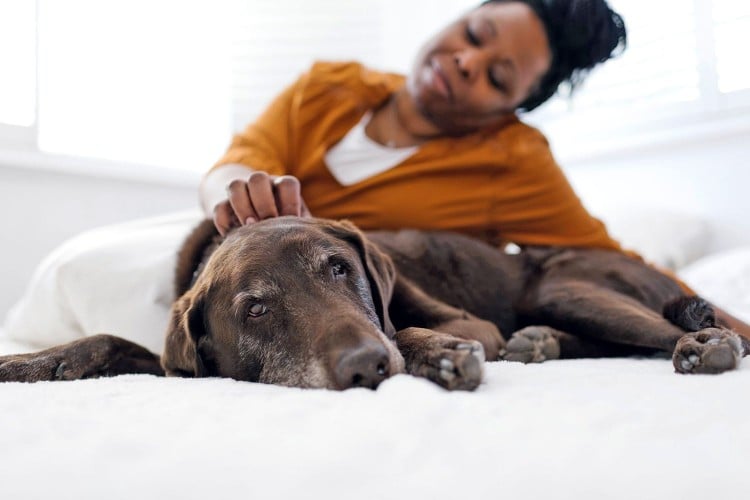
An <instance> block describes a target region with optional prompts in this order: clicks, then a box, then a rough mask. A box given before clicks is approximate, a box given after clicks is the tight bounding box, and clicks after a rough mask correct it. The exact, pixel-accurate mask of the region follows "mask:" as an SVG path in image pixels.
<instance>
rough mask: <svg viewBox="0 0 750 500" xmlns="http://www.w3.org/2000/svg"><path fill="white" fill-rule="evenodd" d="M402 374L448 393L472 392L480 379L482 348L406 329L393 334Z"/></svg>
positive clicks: (415, 329)
mask: <svg viewBox="0 0 750 500" xmlns="http://www.w3.org/2000/svg"><path fill="white" fill-rule="evenodd" d="M396 340H397V343H398V346H399V350H401V353H402V354H403V355H404V360H405V361H406V371H407V372H408V373H410V374H412V375H416V376H418V377H424V378H427V379H429V380H431V381H433V382H435V383H436V384H438V385H439V386H441V387H444V388H445V389H448V390H450V391H454V390H461V391H473V390H474V389H476V388H477V387H478V386H479V384H480V383H481V382H482V379H483V378H484V361H485V355H484V348H483V347H482V344H481V343H479V342H477V341H475V340H465V339H461V338H458V337H454V336H453V335H448V334H444V333H439V332H435V331H432V330H426V329H423V328H407V329H405V330H401V331H400V332H398V333H397V334H396Z"/></svg>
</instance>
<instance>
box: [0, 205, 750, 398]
mask: <svg viewBox="0 0 750 500" xmlns="http://www.w3.org/2000/svg"><path fill="white" fill-rule="evenodd" d="M175 289H176V292H177V297H178V298H177V300H176V301H175V303H174V305H173V307H172V312H171V318H170V323H169V327H168V329H167V334H166V343H165V349H164V354H163V356H162V358H161V365H162V367H163V369H164V371H165V373H166V374H167V375H176V376H194V377H203V376H224V377H232V378H235V379H238V380H249V381H260V382H265V383H275V384H282V385H292V386H299V387H326V388H332V389H345V388H348V387H353V386H363V387H376V386H377V385H378V384H379V383H380V382H381V381H382V380H384V379H385V378H387V377H388V376H390V375H393V374H394V373H399V372H401V371H407V372H408V373H411V374H414V375H417V376H422V377H426V378H428V379H430V380H432V381H434V382H436V383H438V384H440V385H442V386H443V387H446V388H448V389H473V388H475V387H476V386H477V385H478V384H479V383H480V382H481V378H482V364H483V363H482V361H483V360H484V358H485V357H486V358H488V359H490V360H495V359H508V360H514V361H524V362H539V361H544V360H545V359H555V358H558V357H562V358H572V357H584V356H586V357H589V356H620V355H629V354H635V353H639V354H641V353H650V352H665V353H670V354H671V355H672V356H673V363H674V366H675V369H676V370H677V371H678V372H682V373H718V372H721V371H725V370H727V369H732V368H734V367H736V366H737V363H738V361H739V358H740V356H741V355H743V354H745V353H746V351H747V347H748V346H747V344H744V345H743V344H742V342H741V339H740V338H739V337H738V336H737V335H736V334H734V333H733V332H731V331H729V330H726V329H723V328H721V327H717V325H715V318H714V316H713V311H712V308H711V307H710V305H709V304H708V303H707V302H705V301H704V300H702V299H700V298H698V297H687V296H685V295H684V294H683V292H682V291H681V289H680V287H679V286H678V285H677V283H675V282H674V281H673V280H671V279H670V278H668V277H666V276H664V275H662V274H660V273H658V272H656V271H655V270H653V269H652V268H650V267H648V266H646V265H644V264H643V263H641V262H639V261H637V260H634V259H631V258H629V257H627V256H625V255H622V254H619V253H616V252H609V251H603V250H591V249H570V248H527V249H524V251H522V252H521V253H520V254H518V255H506V254H505V253H503V252H500V251H498V250H497V249H495V248H493V247H490V246H488V245H485V244H484V243H481V242H479V241H477V240H473V239H470V238H467V237H464V236H460V235H456V234H450V233H437V232H420V231H401V232H396V233H392V232H373V233H368V234H367V235H364V234H363V233H361V232H360V231H359V230H357V229H356V228H355V227H354V226H352V225H351V224H349V223H346V222H332V221H326V220H320V219H309V218H308V219H300V218H295V217H280V218H275V219H269V220H266V221H263V222H260V223H257V224H253V225H251V226H245V227H242V228H239V229H237V230H235V231H233V232H232V233H230V235H229V236H228V237H227V238H226V239H225V240H221V239H220V238H219V237H218V235H217V233H216V231H215V230H214V228H213V225H212V224H211V222H210V221H206V222H204V223H203V224H201V225H200V226H199V227H197V228H196V230H195V231H194V232H193V233H192V234H191V235H190V236H189V237H188V238H187V240H186V241H185V244H184V245H183V247H182V249H181V251H180V253H179V257H178V263H177V269H176V275H175ZM695 330H697V332H696V333H688V332H691V331H695ZM501 332H502V333H501ZM94 339H96V338H91V339H83V340H81V341H77V343H74V344H75V346H74V347H71V344H68V345H66V346H60V347H58V348H54V349H52V350H48V351H43V352H42V353H34V354H25V355H17V356H13V357H4V358H0V380H28V381H34V380H54V379H59V378H84V377H85V376H100V375H113V374H118V373H130V372H146V373H157V372H158V371H159V370H156V369H154V359H156V358H155V356H153V355H151V357H150V358H148V359H149V363H150V364H144V361H143V359H144V356H143V352H141V351H138V350H134V347H133V346H134V344H131V343H129V342H127V341H122V340H121V339H117V340H118V341H121V342H122V343H121V344H120V343H117V342H114V343H113V341H112V339H116V338H115V337H103V338H99V339H98V340H94ZM102 339H104V340H102ZM113 346H114V347H113ZM135 347H137V346H135ZM113 349H114V351H117V355H115V353H114V352H113ZM81 352H84V353H86V352H87V355H86V356H81V355H80V353H81ZM72 353H75V355H73V354H72ZM115 357H117V358H118V359H122V358H123V357H124V358H126V359H130V358H132V359H133V362H131V363H129V364H128V363H125V364H123V363H122V362H119V364H118V368H117V369H115V370H113V369H111V365H112V363H109V362H108V359H109V358H112V359H114V358H115ZM146 357H148V356H146ZM136 361H137V362H136ZM76 363H77V364H82V365H85V366H78V367H76V369H75V370H72V371H70V370H69V372H70V374H72V376H66V377H60V376H57V375H56V374H58V373H59V372H60V370H61V368H59V367H60V366H63V365H64V366H67V367H70V366H72V364H76ZM65 371H66V370H65V369H62V372H65ZM75 374H80V377H76V375H75Z"/></svg>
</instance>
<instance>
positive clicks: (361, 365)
mask: <svg viewBox="0 0 750 500" xmlns="http://www.w3.org/2000/svg"><path fill="white" fill-rule="evenodd" d="M389 375H390V366H389V362H388V352H387V351H386V350H385V347H384V346H382V345H380V344H378V343H374V342H373V343H367V344H364V345H362V346H358V347H356V348H354V349H351V350H349V351H346V352H344V353H343V354H342V355H341V358H340V359H339V360H338V362H337V363H336V365H335V368H334V377H335V378H336V384H337V385H338V387H339V388H340V389H349V388H350V387H369V388H370V389H375V388H376V387H377V386H378V385H379V384H380V382H382V381H383V380H385V379H386V378H388V376H389Z"/></svg>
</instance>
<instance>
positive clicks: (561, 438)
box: [0, 359, 750, 500]
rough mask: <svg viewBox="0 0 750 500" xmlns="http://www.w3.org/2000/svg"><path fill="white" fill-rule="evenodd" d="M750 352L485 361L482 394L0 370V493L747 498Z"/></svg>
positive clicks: (410, 382) (407, 384) (397, 386)
mask: <svg viewBox="0 0 750 500" xmlns="http://www.w3.org/2000/svg"><path fill="white" fill-rule="evenodd" d="M748 361H750V360H747V359H746V360H745V361H744V362H743V364H742V367H741V370H739V371H737V372H732V373H727V374H724V375H722V376H678V375H676V374H674V373H673V372H672V368H671V363H670V362H669V361H667V360H661V359H658V360H657V359H610V360H574V361H552V362H547V363H544V364H541V365H522V364H516V363H507V362H499V363H492V364H488V365H487V380H486V382H485V383H484V384H483V385H482V386H480V388H479V389H478V390H477V392H475V393H448V392H445V391H443V390H441V389H439V388H438V387H436V386H434V385H432V384H430V383H429V382H426V381H424V380H419V379H416V378H413V377H409V376H406V375H399V376H397V377H394V378H392V379H390V380H387V381H386V382H385V383H383V385H382V386H381V387H380V388H379V389H378V390H377V391H375V392H372V391H368V390H364V389H357V390H350V391H346V392H343V393H337V392H331V391H325V390H300V389H289V388H283V387H274V386H266V385H261V384H252V383H243V382H235V381H232V380H220V379H202V380H201V379H198V380H188V379H163V378H157V377H152V376H146V375H131V376H124V377H118V378H116V379H100V380H89V381H79V382H65V383H38V384H4V385H0V449H1V450H2V452H0V491H1V492H2V493H1V494H0V495H1V496H2V498H5V499H26V498H28V499H32V498H33V499H40V498H54V499H55V500H63V499H81V498H91V499H102V498H108V499H109V498H114V499H120V498H122V499H133V498H139V499H152V498H153V499H160V500H163V499H164V498H181V499H188V498H189V499H192V498H195V499H199V498H200V499H209V498H210V499H218V498H248V499H261V498H262V499H271V498H289V499H298V498H313V499H317V498H321V499H322V498H326V499H329V498H342V499H344V498H345V499H353V498H362V499H373V500H384V499H401V498H404V499H406V498H430V499H442V498H446V499H447V498H465V499H470V498H510V499H514V500H518V499H541V498H555V499H577V500H580V499H595V500H600V499H627V500H634V499H680V500H685V499H706V498H714V499H719V498H744V496H745V495H746V494H747V491H748V487H750V474H748V471H747V468H748V464H750V426H748V425H747V419H748V415H750V402H748V398H747V388H748V387H749V386H750V363H749V362H748Z"/></svg>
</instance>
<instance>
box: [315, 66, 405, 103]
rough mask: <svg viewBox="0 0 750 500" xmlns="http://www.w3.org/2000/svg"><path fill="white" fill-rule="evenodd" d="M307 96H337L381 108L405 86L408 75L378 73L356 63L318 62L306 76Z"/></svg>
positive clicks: (338, 98)
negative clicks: (379, 105) (380, 106)
mask: <svg viewBox="0 0 750 500" xmlns="http://www.w3.org/2000/svg"><path fill="white" fill-rule="evenodd" d="M304 80H305V85H304V93H305V94H306V95H305V97H308V98H312V99H314V98H316V97H324V98H330V97H332V96H333V97H335V98H336V100H337V101H339V100H341V99H343V100H344V101H349V100H353V101H356V102H357V103H360V104H366V105H371V106H374V105H377V104H379V103H381V102H382V101H383V100H384V99H386V98H387V97H388V96H390V95H391V94H392V93H393V92H394V91H395V90H397V89H398V88H400V87H401V86H402V85H403V84H404V76H403V75H400V74H397V73H390V72H384V71H377V70H373V69H371V68H368V67H367V66H365V65H363V64H361V63H359V62H356V61H316V62H315V63H313V65H312V67H311V68H310V70H309V71H308V72H307V74H306V75H305V78H304Z"/></svg>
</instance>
